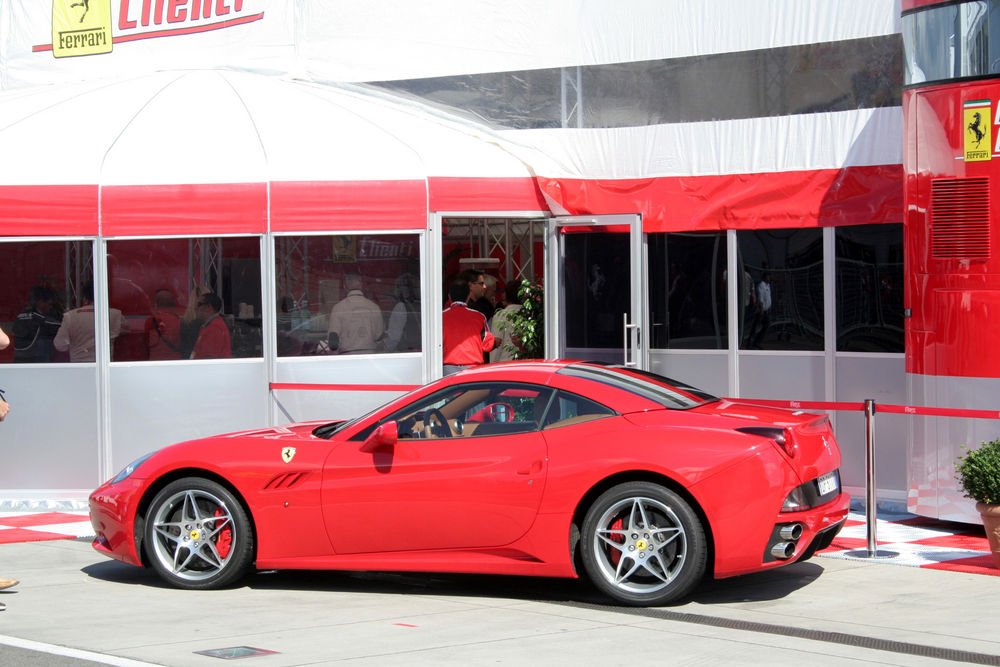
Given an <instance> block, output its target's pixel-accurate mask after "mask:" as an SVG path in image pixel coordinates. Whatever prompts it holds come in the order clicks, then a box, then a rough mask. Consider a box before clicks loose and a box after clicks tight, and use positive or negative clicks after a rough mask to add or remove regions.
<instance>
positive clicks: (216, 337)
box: [191, 292, 233, 359]
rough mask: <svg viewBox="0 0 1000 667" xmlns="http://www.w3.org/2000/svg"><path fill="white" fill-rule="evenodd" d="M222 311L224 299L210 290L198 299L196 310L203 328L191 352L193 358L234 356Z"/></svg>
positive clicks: (225, 357)
mask: <svg viewBox="0 0 1000 667" xmlns="http://www.w3.org/2000/svg"><path fill="white" fill-rule="evenodd" d="M221 311H222V299H220V298H219V297H218V296H217V295H216V294H214V293H212V292H209V293H208V294H204V295H202V296H201V297H200V298H199V299H198V310H197V311H196V312H197V313H198V319H199V320H201V329H200V330H199V331H198V340H196V341H195V343H194V351H192V352H191V358H192V359H229V358H230V357H232V356H233V350H232V345H231V343H230V340H229V327H228V326H226V323H225V321H224V320H223V319H222V317H221V315H220V313H221Z"/></svg>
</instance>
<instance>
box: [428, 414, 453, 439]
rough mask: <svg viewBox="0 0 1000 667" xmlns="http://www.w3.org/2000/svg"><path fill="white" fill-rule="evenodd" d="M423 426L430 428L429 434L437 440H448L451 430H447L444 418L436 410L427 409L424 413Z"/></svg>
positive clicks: (446, 422) (446, 421)
mask: <svg viewBox="0 0 1000 667" xmlns="http://www.w3.org/2000/svg"><path fill="white" fill-rule="evenodd" d="M423 421H424V425H425V426H430V427H431V434H432V435H434V436H436V437H438V438H450V437H451V429H450V428H448V420H447V419H445V418H444V415H443V414H441V411H440V410H438V409H437V408H428V409H427V411H426V412H424V420H423Z"/></svg>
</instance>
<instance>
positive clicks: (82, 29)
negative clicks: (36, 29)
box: [52, 0, 112, 58]
mask: <svg viewBox="0 0 1000 667" xmlns="http://www.w3.org/2000/svg"><path fill="white" fill-rule="evenodd" d="M111 45H112V36H111V0H52V55H54V56H55V57H56V58H68V57H71V56H92V55H94V54H97V53H110V52H111Z"/></svg>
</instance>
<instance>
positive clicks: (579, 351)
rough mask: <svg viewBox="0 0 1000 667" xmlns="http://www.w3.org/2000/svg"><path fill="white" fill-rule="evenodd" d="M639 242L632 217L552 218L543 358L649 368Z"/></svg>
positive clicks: (636, 223) (637, 219) (643, 247)
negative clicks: (581, 360)
mask: <svg viewBox="0 0 1000 667" xmlns="http://www.w3.org/2000/svg"><path fill="white" fill-rule="evenodd" d="M645 266H646V240H645V237H644V236H643V233H642V218H641V217H640V216H638V215H602V216H573V217H558V218H552V219H550V220H549V222H548V227H547V229H546V262H545V276H546V278H545V303H546V308H545V324H546V332H545V340H546V351H545V356H546V357H548V358H569V359H588V360H594V361H604V362H608V363H616V364H624V365H627V366H634V367H637V368H642V369H647V368H648V367H649V342H648V339H649V336H648V333H647V332H648V327H647V324H646V317H647V315H646V313H647V312H648V309H647V284H646V276H645Z"/></svg>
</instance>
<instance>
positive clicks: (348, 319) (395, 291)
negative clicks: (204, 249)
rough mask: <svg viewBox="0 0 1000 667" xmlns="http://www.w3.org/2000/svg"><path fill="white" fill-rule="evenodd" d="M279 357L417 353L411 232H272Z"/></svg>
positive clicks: (415, 239)
mask: <svg viewBox="0 0 1000 667" xmlns="http://www.w3.org/2000/svg"><path fill="white" fill-rule="evenodd" d="M274 252H275V260H274V275H275V280H276V288H277V294H278V297H277V309H278V318H277V332H276V333H277V342H278V356H279V357H301V356H313V355H332V354H384V353H404V352H406V353H418V352H420V350H421V347H422V343H421V340H420V336H421V330H422V329H421V326H422V325H421V321H420V312H421V311H420V289H421V288H420V238H419V236H417V235H416V234H336V235H329V236H279V237H277V238H275V241H274Z"/></svg>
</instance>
